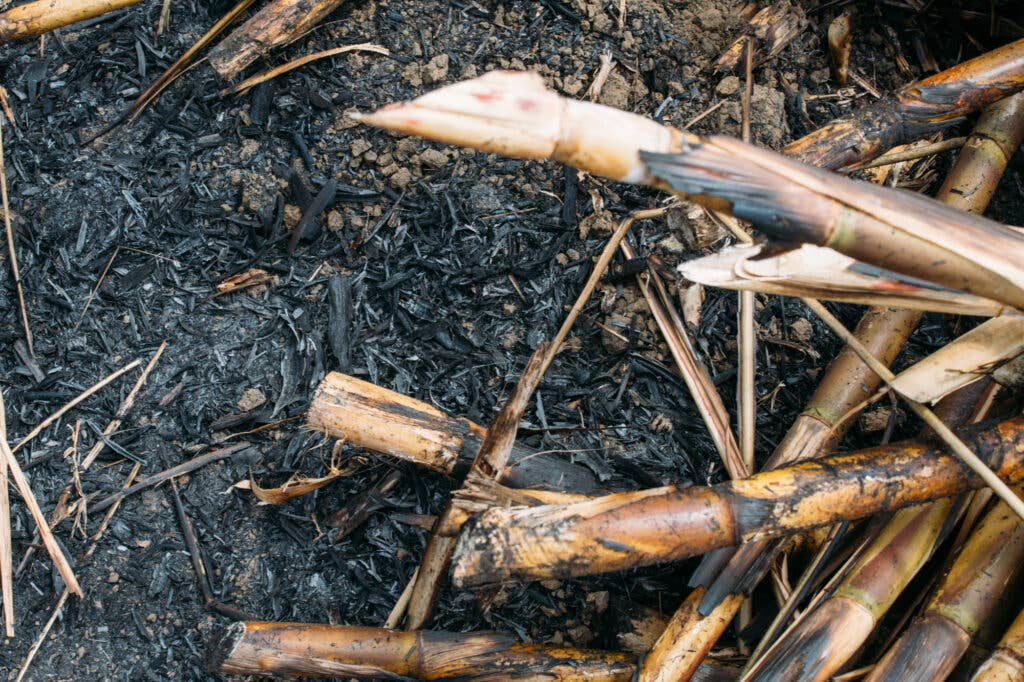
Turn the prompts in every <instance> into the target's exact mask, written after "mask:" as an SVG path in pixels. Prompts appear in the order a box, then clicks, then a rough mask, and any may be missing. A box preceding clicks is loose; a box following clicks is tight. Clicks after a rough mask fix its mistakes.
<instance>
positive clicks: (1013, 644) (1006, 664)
mask: <svg viewBox="0 0 1024 682" xmlns="http://www.w3.org/2000/svg"><path fill="white" fill-rule="evenodd" d="M1022 681H1024V611H1021V612H1020V614H1019V615H1018V616H1017V618H1016V619H1014V621H1013V623H1012V624H1011V625H1010V627H1009V629H1007V631H1006V633H1005V634H1004V635H1003V638H1002V639H1000V640H999V645H998V646H997V647H996V649H995V651H993V652H992V655H991V656H989V657H988V658H987V659H985V662H984V663H982V664H981V666H979V667H978V670H977V672H975V673H974V677H972V678H971V682H1022Z"/></svg>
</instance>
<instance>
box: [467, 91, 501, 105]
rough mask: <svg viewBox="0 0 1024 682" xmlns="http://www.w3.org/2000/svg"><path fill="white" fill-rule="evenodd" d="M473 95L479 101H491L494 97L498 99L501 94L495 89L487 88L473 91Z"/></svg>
mask: <svg viewBox="0 0 1024 682" xmlns="http://www.w3.org/2000/svg"><path fill="white" fill-rule="evenodd" d="M473 97H475V98H477V99H478V100H480V101H481V102H493V101H494V100H496V99H500V98H501V95H500V94H499V93H498V92H497V91H496V90H488V91H487V92H474V93H473Z"/></svg>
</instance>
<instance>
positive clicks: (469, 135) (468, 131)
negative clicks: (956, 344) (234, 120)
mask: <svg viewBox="0 0 1024 682" xmlns="http://www.w3.org/2000/svg"><path fill="white" fill-rule="evenodd" d="M359 118H361V120H363V121H365V122H367V123H371V124H374V125H378V126H381V127H385V128H389V129H392V130H398V131H401V132H406V133H412V134H416V135H420V136H423V137H427V138H429V139H433V140H438V141H442V142H451V143H455V144H460V145H463V146H469V147H474V148H476V149H480V150H482V151H487V152H494V153H499V154H504V155H506V156H517V157H522V158H550V159H554V160H557V161H560V162H562V163H565V164H567V165H570V166H573V167H576V168H580V169H582V170H586V171H588V172H591V173H593V174H595V175H602V176H604V177H608V178H611V179H614V180H620V181H623V182H632V183H640V184H649V185H653V186H657V187H661V188H663V189H667V190H669V191H672V192H673V193H675V194H677V195H680V196H682V197H684V198H686V199H689V200H692V201H695V202H697V203H700V204H703V205H705V206H707V207H708V208H711V209H714V210H717V211H722V212H727V213H732V214H733V215H735V216H736V217H738V218H743V219H746V220H749V221H750V222H751V223H753V224H754V225H755V227H757V228H759V229H760V230H762V231H763V232H765V233H766V234H768V235H769V236H770V237H772V238H773V239H776V240H779V241H782V242H785V243H801V242H803V243H810V244H815V245H819V246H827V247H830V248H833V249H835V250H836V251H839V252H841V253H844V254H846V255H848V256H850V257H851V258H855V259H857V260H861V261H863V262H864V263H867V264H870V265H873V266H877V267H880V268H883V269H886V270H892V271H894V272H897V273H900V274H903V275H907V276H910V277H914V278H918V279H923V280H925V281H928V282H932V283H934V284H939V285H942V286H945V287H949V288H952V289H956V290H960V291H966V292H968V293H971V294H976V295H979V296H983V297H986V298H990V299H992V300H995V301H998V302H1000V303H1002V304H1004V305H1007V306H1009V307H1011V308H1024V263H1022V262H1021V261H1020V259H1019V258H1016V257H1015V255H1016V254H1017V253H1019V252H1020V249H1021V248H1024V235H1021V234H1020V233H1018V232H1015V231H1014V230H1011V229H1010V228H1008V227H1006V226H1004V225H1000V224H999V223H996V222H994V221H991V220H987V219H985V218H982V217H979V216H972V215H969V214H965V213H963V212H961V211H957V210H955V209H952V208H949V207H947V206H943V205H942V204H941V203H939V202H936V201H934V200H931V199H927V198H923V197H919V196H917V195H912V194H909V193H906V192H900V191H897V190H893V189H890V188H881V187H876V186H874V185H871V184H869V183H864V182H857V181H854V180H849V179H847V178H842V177H839V176H836V175H834V174H832V173H827V172H825V171H822V170H819V169H816V168H812V167H809V166H807V165H805V164H802V163H799V162H796V161H792V160H789V159H786V158H785V157H782V156H780V155H779V154H776V153H774V152H770V151H766V150H762V149H758V148H756V147H753V146H751V145H748V144H745V143H743V142H740V141H737V140H733V139H730V138H725V137H711V138H700V137H697V136H693V135H689V134H684V133H682V132H680V131H678V130H675V129H673V128H669V127H666V126H662V125H659V124H657V123H655V122H653V121H650V120H648V119H645V118H643V117H640V116H637V115H635V114H630V113H627V112H623V111H619V110H617V109H611V108H608V107H603V106H601V105H597V104H592V103H589V102H578V101H575V100H570V99H565V98H563V97H560V96H559V95H557V94H556V93H554V92H552V91H550V90H547V89H546V88H545V87H544V85H543V83H542V81H541V80H540V79H539V77H538V76H536V74H530V73H510V72H493V73H490V74H487V75H485V76H482V77H480V78H477V79H474V80H471V81H466V82H463V83H458V84H455V85H451V86H447V87H445V88H441V89H440V90H437V91H434V92H431V93H428V94H426V95H423V96H422V97H419V98H418V99H416V100H414V101H412V102H409V103H405V104H394V105H389V106H387V107H384V108H382V109H380V110H378V111H376V112H374V113H373V114H369V115H364V116H361V117H359ZM609 129H614V130H615V131H616V133H617V134H616V135H614V136H609V135H606V134H605V133H606V131H607V130H609Z"/></svg>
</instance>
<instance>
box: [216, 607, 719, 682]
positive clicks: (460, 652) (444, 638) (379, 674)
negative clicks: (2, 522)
mask: <svg viewBox="0 0 1024 682" xmlns="http://www.w3.org/2000/svg"><path fill="white" fill-rule="evenodd" d="M205 664H206V668H207V670H209V671H210V672H213V673H221V674H227V675H274V676H288V677H313V676H318V677H319V676H323V677H345V678H351V677H356V678H362V679H367V678H373V679H385V680H408V679H421V680H447V679H459V680H498V679H502V680H549V681H550V682H627V681H628V680H629V679H630V678H631V677H632V675H633V673H634V671H635V670H636V657H635V656H633V655H632V654H627V653H619V652H606V651H595V650H592V649H568V648H563V647H554V646H544V645H538V644H520V643H518V642H516V640H515V639H514V638H513V637H511V636H509V635H505V634H501V633H497V632H482V633H454V632H431V631H425V630H421V631H417V632H408V631H399V630H385V629H381V628H367V627H356V626H349V625H314V624H305V623H266V622H252V621H250V622H240V623H234V624H232V625H230V626H228V627H227V628H226V629H225V630H224V631H223V633H222V634H221V635H220V636H219V637H218V638H217V639H216V640H215V641H214V642H213V643H212V644H211V645H210V646H209V648H208V653H207V657H206V661H205ZM695 679H698V680H702V681H707V682H712V681H715V682H724V681H725V680H732V679H735V669H731V668H727V667H725V666H720V665H710V664H707V665H704V666H702V667H701V670H700V671H699V672H698V674H697V676H696V678H695Z"/></svg>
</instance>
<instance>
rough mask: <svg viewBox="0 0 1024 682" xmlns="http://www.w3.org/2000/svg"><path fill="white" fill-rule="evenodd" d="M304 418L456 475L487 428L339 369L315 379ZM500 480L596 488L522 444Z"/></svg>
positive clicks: (577, 468) (575, 470) (577, 470)
mask: <svg viewBox="0 0 1024 682" xmlns="http://www.w3.org/2000/svg"><path fill="white" fill-rule="evenodd" d="M306 423H307V425H308V426H309V427H310V428H312V429H314V430H316V431H320V432H323V433H326V434H328V435H330V436H332V437H334V438H339V439H342V440H345V441H346V442H348V443H350V444H352V445H355V446H357V447H361V448H365V449H367V450H372V451H374V452H379V453H382V454H385V455H389V456H391V457H395V458H397V459H402V460H406V461H409V462H413V463H414V464H419V465H420V466H425V467H427V468H429V469H433V470H434V471H438V472H441V473H444V474H449V475H453V476H459V477H461V476H464V475H465V473H466V471H468V469H469V465H470V463H472V461H473V457H474V456H475V455H476V453H477V451H478V450H479V449H480V445H481V443H482V442H483V440H484V437H485V436H486V435H487V429H485V428H484V427H482V426H480V425H478V424H475V423H473V422H471V421H470V420H468V419H464V418H461V417H450V416H448V415H446V414H444V413H443V412H441V411H440V410H437V409H436V408H434V407H432V406H431V405H428V404H427V403H424V402H421V401H419V400H416V399H414V398H410V397H408V396H405V395H402V394H400V393H396V392H395V391H390V390H388V389H386V388H382V387H380V386H377V385H375V384H371V383H369V382H367V381H363V380H361V379H356V378H355V377H351V376H348V375H346V374H341V373H340V372H331V373H329V374H328V375H327V376H326V377H324V380H323V381H322V382H320V386H319V387H318V388H317V391H316V394H315V395H314V397H313V402H312V404H311V405H310V408H309V413H308V415H307V422H306ZM501 480H502V482H503V483H505V484H506V485H510V486H512V487H516V488H547V489H553V490H572V491H573V492H579V493H593V492H598V491H599V490H601V487H600V485H599V484H598V482H597V478H596V477H595V476H594V474H593V473H592V472H591V471H590V470H589V469H587V468H586V467H584V466H582V465H578V464H573V463H571V462H567V461H566V460H565V459H562V458H558V457H554V456H552V455H547V454H538V453H536V452H534V451H533V450H532V449H531V448H527V447H525V446H523V445H516V446H515V447H514V448H513V449H512V453H511V455H510V457H509V465H508V466H507V467H505V470H504V471H503V473H502V478H501Z"/></svg>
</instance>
